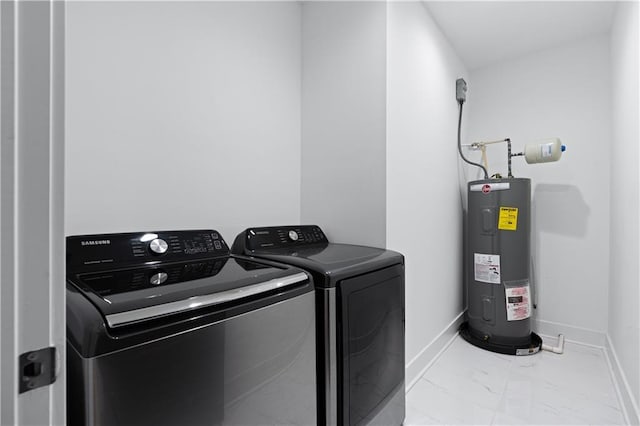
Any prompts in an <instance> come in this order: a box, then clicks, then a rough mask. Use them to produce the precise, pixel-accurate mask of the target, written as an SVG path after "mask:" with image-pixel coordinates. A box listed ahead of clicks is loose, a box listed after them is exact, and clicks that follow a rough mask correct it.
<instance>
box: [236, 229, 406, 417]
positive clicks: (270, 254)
mask: <svg viewBox="0 0 640 426" xmlns="http://www.w3.org/2000/svg"><path fill="white" fill-rule="evenodd" d="M232 252H233V253H236V254H243V255H247V256H251V257H252V258H254V259H263V260H264V259H266V260H271V261H277V262H281V263H286V264H289V265H292V266H296V267H298V268H300V269H303V270H305V271H307V272H309V273H310V274H311V275H312V276H313V279H314V284H315V287H316V312H317V333H316V334H317V336H318V341H317V346H318V361H317V365H318V424H327V425H364V424H372V425H375V424H377V425H384V426H392V425H400V424H402V422H403V420H404V415H405V407H404V403H405V399H404V397H405V389H404V387H405V376H404V368H405V367H404V366H405V359H404V353H405V352H404V351H405V339H404V336H405V334H404V332H405V327H404V326H405V324H404V320H405V298H404V257H403V256H402V255H401V254H400V253H397V252H394V251H391V250H384V249H380V248H374V247H366V246H359V245H350V244H336V243H330V242H329V241H328V239H327V237H326V236H325V233H324V232H323V231H322V230H321V229H320V227H318V226H315V225H309V226H278V227H263V228H249V229H247V230H245V231H244V232H242V233H241V234H240V235H238V236H237V237H236V240H235V242H234V244H233V247H232Z"/></svg>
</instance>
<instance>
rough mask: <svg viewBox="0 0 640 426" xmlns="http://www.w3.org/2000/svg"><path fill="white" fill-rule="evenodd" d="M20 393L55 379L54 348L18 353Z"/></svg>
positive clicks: (47, 383)
mask: <svg viewBox="0 0 640 426" xmlns="http://www.w3.org/2000/svg"><path fill="white" fill-rule="evenodd" d="M19 364H20V370H19V371H20V393H24V392H28V391H30V390H33V389H37V388H40V387H42V386H48V385H50V384H52V383H53V382H55V381H56V348H55V347H49V348H43V349H39V350H37V351H30V352H25V353H23V354H21V355H20V361H19Z"/></svg>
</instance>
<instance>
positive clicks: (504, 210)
mask: <svg viewBox="0 0 640 426" xmlns="http://www.w3.org/2000/svg"><path fill="white" fill-rule="evenodd" d="M498 229H502V230H503V231H515V230H517V229H518V208H517V207H500V217H499V218H498Z"/></svg>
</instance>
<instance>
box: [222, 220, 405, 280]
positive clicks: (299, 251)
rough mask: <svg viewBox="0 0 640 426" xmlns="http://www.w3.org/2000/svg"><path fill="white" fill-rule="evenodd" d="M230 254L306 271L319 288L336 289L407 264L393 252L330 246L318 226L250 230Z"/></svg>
mask: <svg viewBox="0 0 640 426" xmlns="http://www.w3.org/2000/svg"><path fill="white" fill-rule="evenodd" d="M231 251H232V253H234V254H244V255H247V256H253V257H258V258H263V259H269V260H273V261H276V262H282V263H286V264H289V265H294V266H297V267H299V268H302V269H306V270H308V271H310V272H312V273H314V281H315V285H316V286H320V287H335V286H336V285H337V283H338V282H339V281H340V280H342V279H345V278H350V277H354V276H358V275H361V274H366V273H369V272H372V271H375V270H378V269H382V268H386V267H388V266H391V265H396V264H404V257H403V256H402V255H401V254H400V253H397V252H394V251H391V250H385V249H381V248H376V247H367V246H359V245H352V244H337V243H330V242H329V240H328V239H327V237H326V236H325V234H324V232H323V231H322V230H321V229H320V227H318V226H316V225H302V226H300V225H295V226H274V227H262V228H249V229H246V230H245V231H243V232H241V233H240V234H239V235H238V236H237V237H236V239H235V241H234V243H233V247H232V249H231Z"/></svg>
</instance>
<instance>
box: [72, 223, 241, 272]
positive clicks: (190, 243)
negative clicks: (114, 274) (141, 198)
mask: <svg viewBox="0 0 640 426" xmlns="http://www.w3.org/2000/svg"><path fill="white" fill-rule="evenodd" d="M228 255H229V247H228V246H227V244H226V243H225V241H224V239H223V238H222V236H221V235H220V233H218V232H217V231H214V230H198V231H159V232H144V233H126V234H100V235H80V236H73V237H67V267H68V268H70V269H72V270H73V269H75V268H78V269H79V270H84V269H91V268H94V267H100V268H105V267H114V268H116V267H121V266H127V265H129V264H144V263H147V262H157V261H163V262H170V261H184V260H192V259H200V258H209V257H217V256H228Z"/></svg>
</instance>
